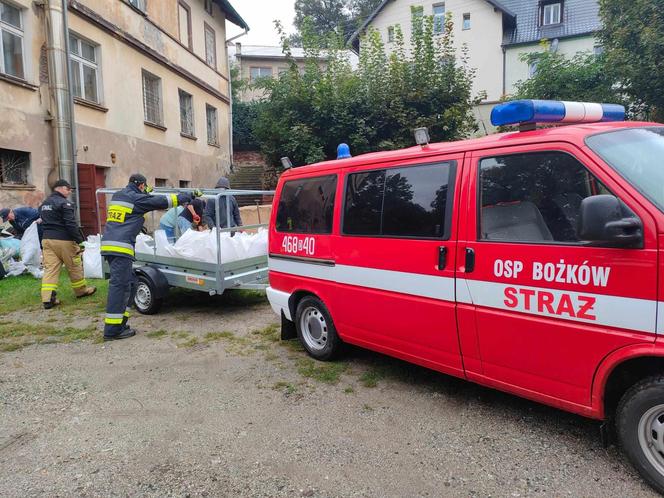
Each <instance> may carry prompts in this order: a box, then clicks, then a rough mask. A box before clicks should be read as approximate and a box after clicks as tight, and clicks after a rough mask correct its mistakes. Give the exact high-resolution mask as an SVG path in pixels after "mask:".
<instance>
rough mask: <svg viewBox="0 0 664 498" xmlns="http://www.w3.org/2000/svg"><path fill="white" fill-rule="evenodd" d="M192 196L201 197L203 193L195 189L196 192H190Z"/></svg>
mask: <svg viewBox="0 0 664 498" xmlns="http://www.w3.org/2000/svg"><path fill="white" fill-rule="evenodd" d="M192 195H193V196H194V197H203V191H202V190H199V189H196V190H194V191H193V192H192Z"/></svg>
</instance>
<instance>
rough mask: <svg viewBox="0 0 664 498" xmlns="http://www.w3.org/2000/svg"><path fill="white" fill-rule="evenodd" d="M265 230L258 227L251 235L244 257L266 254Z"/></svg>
mask: <svg viewBox="0 0 664 498" xmlns="http://www.w3.org/2000/svg"><path fill="white" fill-rule="evenodd" d="M267 233H268V232H267V230H265V229H264V228H260V229H259V230H258V233H257V234H254V235H252V236H251V244H250V245H249V250H248V251H247V252H246V255H245V257H247V258H255V257H257V256H266V255H267V242H268V241H267Z"/></svg>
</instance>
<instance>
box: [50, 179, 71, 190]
mask: <svg viewBox="0 0 664 498" xmlns="http://www.w3.org/2000/svg"><path fill="white" fill-rule="evenodd" d="M58 187H67V188H71V184H70V183H69V182H68V181H67V180H58V181H57V182H55V183H54V184H53V188H54V189H56V188H58Z"/></svg>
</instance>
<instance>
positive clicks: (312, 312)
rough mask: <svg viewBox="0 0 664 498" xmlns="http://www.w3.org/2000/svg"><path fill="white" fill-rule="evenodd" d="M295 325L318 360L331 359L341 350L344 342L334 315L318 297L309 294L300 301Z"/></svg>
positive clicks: (308, 350) (301, 337)
mask: <svg viewBox="0 0 664 498" xmlns="http://www.w3.org/2000/svg"><path fill="white" fill-rule="evenodd" d="M295 327H296V329H297V337H298V338H299V339H300V342H301V343H302V345H303V346H304V349H306V350H307V353H309V354H310V355H311V356H313V357H314V358H316V359H317V360H323V361H326V360H331V359H333V358H334V357H335V356H337V355H338V354H339V352H340V351H341V347H342V345H343V343H342V342H341V339H340V338H339V335H338V334H337V329H336V328H335V327H334V323H333V322H332V317H331V316H330V313H329V311H327V308H326V307H325V305H324V304H323V302H322V301H321V300H320V299H318V298H317V297H314V296H307V297H305V298H303V299H302V300H301V301H300V302H299V303H298V305H297V310H296V313H295Z"/></svg>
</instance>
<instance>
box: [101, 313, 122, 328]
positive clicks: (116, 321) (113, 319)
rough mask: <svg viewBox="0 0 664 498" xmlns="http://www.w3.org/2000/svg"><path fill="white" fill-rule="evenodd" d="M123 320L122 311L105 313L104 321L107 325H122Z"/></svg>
mask: <svg viewBox="0 0 664 498" xmlns="http://www.w3.org/2000/svg"><path fill="white" fill-rule="evenodd" d="M123 320H124V315H123V314H122V313H106V318H105V319H104V323H107V324H108V325H122V321H123Z"/></svg>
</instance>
